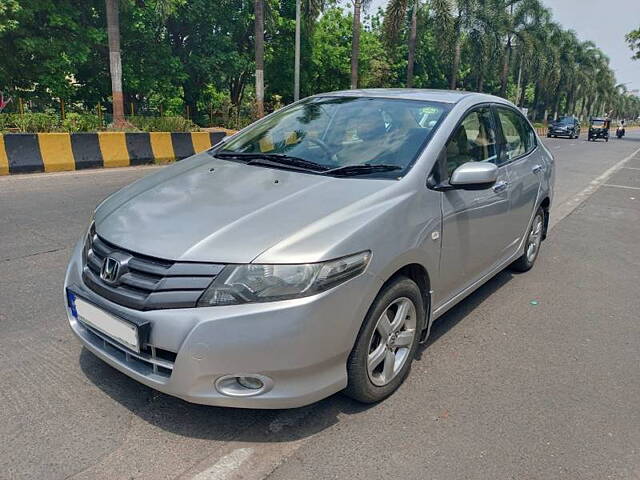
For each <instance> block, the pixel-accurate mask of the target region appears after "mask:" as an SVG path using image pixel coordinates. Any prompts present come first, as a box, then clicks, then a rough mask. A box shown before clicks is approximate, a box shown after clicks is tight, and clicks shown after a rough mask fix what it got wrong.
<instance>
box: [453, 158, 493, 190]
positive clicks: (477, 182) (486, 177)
mask: <svg viewBox="0 0 640 480" xmlns="http://www.w3.org/2000/svg"><path fill="white" fill-rule="evenodd" d="M497 180H498V166H497V165H496V164H495V163H489V162H467V163H463V164H462V165H460V166H459V167H458V168H456V169H455V170H454V171H453V174H452V175H451V179H450V180H449V183H450V184H451V186H452V187H454V188H460V189H463V190H482V189H485V188H489V187H491V186H492V185H493V184H495V183H496V181H497Z"/></svg>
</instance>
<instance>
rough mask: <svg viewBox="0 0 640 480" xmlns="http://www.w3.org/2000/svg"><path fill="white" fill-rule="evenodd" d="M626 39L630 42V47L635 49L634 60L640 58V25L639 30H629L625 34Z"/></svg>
mask: <svg viewBox="0 0 640 480" xmlns="http://www.w3.org/2000/svg"><path fill="white" fill-rule="evenodd" d="M625 40H626V41H627V43H628V44H629V48H630V49H631V50H632V51H633V57H631V58H633V59H634V60H640V27H639V28H638V29H637V30H633V31H631V32H629V33H628V34H627V35H626V36H625Z"/></svg>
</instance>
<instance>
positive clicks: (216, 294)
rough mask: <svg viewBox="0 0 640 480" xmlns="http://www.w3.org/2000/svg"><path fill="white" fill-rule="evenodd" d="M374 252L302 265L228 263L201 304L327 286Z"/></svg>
mask: <svg viewBox="0 0 640 480" xmlns="http://www.w3.org/2000/svg"><path fill="white" fill-rule="evenodd" d="M370 258H371V252H368V251H367V252H360V253H356V254H354V255H349V256H347V257H342V258H338V259H336V260H330V261H327V262H321V263H305V264H301V265H260V264H255V265H254V264H248V265H228V266H226V267H225V268H224V270H223V271H222V272H220V275H218V277H217V278H216V279H215V280H214V281H213V283H212V284H211V285H210V286H209V288H207V290H206V291H205V292H204V294H203V295H202V297H200V300H199V301H198V306H199V307H211V306H215V305H237V304H241V303H255V302H273V301H276V300H288V299H291V298H300V297H307V296H309V295H314V294H316V293H319V292H322V291H324V290H328V289H329V288H331V287H335V286H336V285H339V284H341V283H343V282H346V281H347V280H349V279H350V278H353V277H355V276H357V275H359V274H361V273H362V272H364V270H365V269H366V268H367V265H368V264H369V259H370Z"/></svg>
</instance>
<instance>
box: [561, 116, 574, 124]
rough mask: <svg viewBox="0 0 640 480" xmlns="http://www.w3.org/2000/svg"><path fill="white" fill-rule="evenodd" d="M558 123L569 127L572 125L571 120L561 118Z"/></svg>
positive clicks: (569, 118)
mask: <svg viewBox="0 0 640 480" xmlns="http://www.w3.org/2000/svg"><path fill="white" fill-rule="evenodd" d="M558 123H559V124H560V125H571V124H572V123H573V118H571V117H564V118H561V119H560V120H558Z"/></svg>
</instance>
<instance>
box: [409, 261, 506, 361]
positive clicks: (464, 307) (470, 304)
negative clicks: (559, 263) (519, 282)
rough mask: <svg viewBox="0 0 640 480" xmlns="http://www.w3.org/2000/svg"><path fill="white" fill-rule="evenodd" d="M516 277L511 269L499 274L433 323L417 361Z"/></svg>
mask: <svg viewBox="0 0 640 480" xmlns="http://www.w3.org/2000/svg"><path fill="white" fill-rule="evenodd" d="M514 275H516V274H515V273H514V272H512V271H510V270H509V269H505V270H503V271H501V272H500V273H498V274H497V275H496V276H495V277H493V278H492V279H491V280H489V281H488V282H487V283H485V284H484V285H483V286H481V287H480V288H478V289H477V290H476V291H475V292H473V293H472V294H471V295H469V296H468V297H466V298H465V299H464V300H462V301H461V302H460V303H458V304H457V305H456V306H455V307H453V308H452V309H451V310H449V311H448V312H447V313H445V314H444V315H442V316H441V317H440V318H438V319H437V320H435V321H434V322H433V325H432V326H431V332H430V334H429V338H428V339H427V341H426V342H424V343H423V344H421V345H420V347H419V348H418V352H417V354H416V359H420V358H421V357H422V355H423V353H424V352H425V350H427V349H428V348H429V347H430V346H431V345H433V344H434V343H436V342H437V341H438V340H439V339H440V338H441V337H442V336H444V335H445V334H446V333H447V332H448V331H449V330H451V329H452V328H453V327H455V326H456V325H458V324H459V323H460V322H462V321H463V320H464V319H465V318H466V317H467V315H469V314H470V313H472V312H473V311H474V310H475V309H476V308H477V307H478V306H479V305H480V304H482V303H483V302H484V301H485V300H487V299H488V298H489V297H490V296H491V295H492V294H493V293H494V292H496V291H498V290H500V289H501V288H502V287H503V286H504V285H506V284H507V283H509V282H510V281H511V280H512V279H513V277H514Z"/></svg>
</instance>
